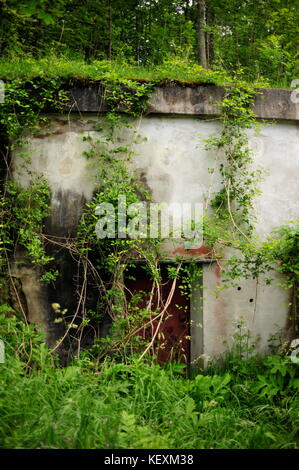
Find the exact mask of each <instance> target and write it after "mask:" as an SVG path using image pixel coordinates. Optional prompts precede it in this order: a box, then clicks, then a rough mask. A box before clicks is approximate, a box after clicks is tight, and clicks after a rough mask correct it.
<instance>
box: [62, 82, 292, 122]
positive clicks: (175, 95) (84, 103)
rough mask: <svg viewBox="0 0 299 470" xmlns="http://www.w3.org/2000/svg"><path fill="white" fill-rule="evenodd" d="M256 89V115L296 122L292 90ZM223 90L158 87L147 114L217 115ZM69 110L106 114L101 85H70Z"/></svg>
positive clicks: (176, 86) (204, 87)
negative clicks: (83, 86) (76, 86)
mask: <svg viewBox="0 0 299 470" xmlns="http://www.w3.org/2000/svg"><path fill="white" fill-rule="evenodd" d="M257 91H258V94H257V96H256V98H255V103H254V106H253V111H254V113H255V114H256V115H257V117H258V118H260V119H278V120H292V121H294V120H295V121H299V103H296V101H298V99H294V95H293V93H294V92H293V91H292V90H284V89H278V88H260V89H257ZM224 93H225V87H223V86H219V85H213V84H206V85H193V86H187V85H179V84H175V85H171V84H168V85H164V86H158V87H156V88H155V90H154V92H153V95H152V97H151V100H150V103H149V106H148V109H147V111H146V114H149V115H150V114H167V115H171V114H172V115H187V116H188V115H190V116H198V117H205V116H206V117H213V116H218V115H219V114H220V103H221V100H222V99H223V96H224ZM71 111H72V112H77V113H78V112H91V113H101V112H102V113H105V112H106V111H107V106H106V103H105V100H104V99H103V89H102V87H101V86H99V85H97V86H89V87H85V88H73V89H72V90H71ZM120 111H121V110H120Z"/></svg>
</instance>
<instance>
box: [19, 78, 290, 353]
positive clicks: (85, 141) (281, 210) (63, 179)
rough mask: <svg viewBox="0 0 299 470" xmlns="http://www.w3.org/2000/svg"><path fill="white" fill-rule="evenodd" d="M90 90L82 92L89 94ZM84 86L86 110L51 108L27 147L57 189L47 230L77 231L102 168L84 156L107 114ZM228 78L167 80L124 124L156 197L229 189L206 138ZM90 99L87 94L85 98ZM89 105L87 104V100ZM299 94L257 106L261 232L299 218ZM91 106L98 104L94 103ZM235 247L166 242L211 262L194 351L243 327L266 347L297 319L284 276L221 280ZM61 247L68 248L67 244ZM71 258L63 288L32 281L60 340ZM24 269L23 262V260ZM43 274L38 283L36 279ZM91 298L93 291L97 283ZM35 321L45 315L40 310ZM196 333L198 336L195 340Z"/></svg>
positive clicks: (194, 314) (138, 168)
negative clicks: (207, 83) (219, 83)
mask: <svg viewBox="0 0 299 470" xmlns="http://www.w3.org/2000/svg"><path fill="white" fill-rule="evenodd" d="M80 93H81V94H80ZM84 93H85V91H84V90H81V92H80V91H78V90H76V91H75V92H74V94H75V96H76V103H77V111H78V108H79V111H80V113H72V114H68V115H62V116H61V115H60V116H58V115H52V116H48V118H49V123H48V125H47V127H43V129H41V130H40V132H39V133H38V134H37V135H35V136H34V137H32V138H31V139H30V140H29V142H28V144H27V146H26V147H24V148H23V149H22V151H26V152H28V153H29V154H30V156H31V164H30V168H31V170H32V171H33V172H37V173H38V174H43V175H44V176H45V177H46V178H47V180H48V182H49V185H50V189H51V208H52V210H51V215H50V217H48V219H47V223H46V231H47V233H49V234H51V236H57V237H72V236H73V235H74V234H75V233H76V228H77V225H78V221H79V219H80V216H81V213H82V208H83V206H84V204H85V203H86V202H87V201H89V200H90V199H91V197H92V194H93V190H94V177H95V172H94V168H93V165H92V162H91V161H90V160H88V159H87V158H86V157H85V156H84V152H86V151H88V150H89V149H90V145H91V142H95V141H96V140H101V138H102V131H101V130H96V127H97V129H98V128H99V123H100V122H101V120H102V119H103V113H101V112H100V111H101V110H99V109H98V107H97V104H96V103H95V101H94V100H95V99H96V97H95V95H94V94H92V95H89V99H87V98H86V96H85V97H84V96H83V95H84ZM221 96H222V89H221V87H208V88H207V87H202V88H201V87H197V89H194V88H190V89H188V87H185V88H183V89H181V88H180V87H179V88H178V89H177V90H176V89H175V87H172V89H171V90H163V89H160V90H158V91H157V92H156V93H155V94H154V96H153V98H152V102H151V105H150V106H149V109H148V113H146V114H145V115H143V116H142V117H141V118H140V119H137V120H134V119H131V120H130V125H131V127H125V128H120V129H119V130H117V131H116V134H115V139H116V140H117V141H118V142H119V145H121V144H122V143H123V142H126V143H127V144H128V143H129V147H130V149H131V150H132V152H134V153H136V155H134V156H133V157H132V158H131V161H130V162H129V163H128V166H129V168H130V170H131V171H132V172H134V174H135V175H136V177H137V179H138V180H139V182H140V183H141V185H142V186H143V187H144V188H145V189H147V190H148V191H149V193H150V194H151V197H152V201H153V202H166V203H168V204H171V203H179V204H183V203H193V204H194V203H197V202H198V203H202V204H203V207H208V204H209V201H210V200H211V199H212V198H213V196H214V195H215V194H216V193H217V192H218V191H219V190H220V187H221V176H220V172H219V164H220V162H221V159H222V158H223V155H222V153H221V149H219V150H215V149H210V150H206V148H205V143H204V140H206V139H207V138H208V137H209V136H211V135H213V134H216V135H217V133H218V134H219V129H220V124H219V122H218V119H217V114H218V111H217V102H218V100H219V98H221ZM80 100H81V101H80ZM80 106H81V109H80ZM298 108H299V104H296V103H293V101H292V100H291V97H290V93H289V92H286V91H285V90H276V91H275V90H268V91H266V92H264V95H263V97H258V99H257V102H256V103H255V110H256V112H257V113H258V115H259V117H260V118H264V119H266V120H265V121H261V122H260V129H259V131H258V133H254V132H253V131H248V135H249V144H250V147H251V149H252V150H253V152H254V163H253V168H255V169H261V170H262V171H263V176H262V180H261V181H260V183H259V190H260V194H256V195H255V197H254V213H255V216H256V223H255V234H256V236H257V237H260V238H261V239H265V237H266V236H267V235H268V234H269V233H270V232H271V230H272V229H273V228H275V227H277V226H279V225H282V224H284V223H287V222H288V221H290V220H295V219H298V218H299V205H298V200H299V178H298V176H299V109H298ZM91 111H92V112H91ZM21 153H22V152H20V151H19V152H17V153H16V154H15V155H14V178H15V179H16V180H18V181H19V182H20V183H21V184H23V185H26V184H27V183H28V179H29V178H30V176H29V175H28V173H27V172H25V173H24V172H22V169H21V166H22V157H21ZM231 253H232V248H226V249H225V250H224V251H223V252H222V255H221V257H220V258H219V259H217V260H215V259H214V257H213V256H212V255H211V251H210V249H209V246H207V245H205V243H203V244H199V245H198V246H196V247H193V248H192V249H189V250H188V249H186V246H185V245H184V243H179V242H177V241H176V242H175V241H171V240H169V241H168V242H167V243H166V244H165V245H164V248H163V257H164V259H165V260H171V259H172V260H174V259H176V258H177V257H182V258H184V259H188V260H195V261H196V262H197V263H202V265H203V276H202V285H201V286H197V288H196V289H195V291H194V296H197V298H196V299H193V300H192V302H191V307H190V316H191V321H192V328H191V334H192V335H193V341H192V342H191V359H192V360H195V359H196V358H197V357H199V356H202V355H203V357H205V356H207V357H208V356H216V355H217V354H219V353H220V352H221V351H223V350H224V349H225V348H226V345H225V344H224V342H223V341H224V340H228V341H229V339H230V337H231V335H232V334H233V332H234V331H237V332H240V333H242V331H243V330H244V331H245V328H246V327H247V328H249V329H250V331H251V333H252V335H253V337H254V338H256V339H257V340H258V338H259V340H258V348H259V349H260V350H261V351H267V347H268V340H269V338H270V337H271V335H275V334H279V332H281V331H285V330H286V329H287V328H288V311H289V306H288V303H289V295H290V293H289V291H288V290H286V289H284V288H283V287H281V285H280V284H281V277H280V275H279V274H278V273H275V272H274V273H273V275H272V277H273V278H274V281H273V282H272V283H271V285H267V284H266V283H265V282H264V278H263V276H259V277H258V279H254V280H253V279H243V280H242V279H240V280H237V281H236V283H235V285H234V286H231V287H228V288H225V289H222V287H223V286H222V277H223V275H222V262H223V260H224V259H225V258H227V257H228V256H229V255H230V254H231ZM54 254H55V256H57V257H58V258H59V256H60V255H59V250H58V251H56V252H55V253H54ZM59 264H60V267H61V268H62V273H63V276H64V277H62V281H61V283H62V284H61V287H60V290H58V291H57V290H56V291H55V290H54V291H53V289H52V290H51V289H50V288H45V287H43V286H41V288H40V291H39V292H38V293H37V289H36V288H35V289H34V292H33V290H32V291H31V290H30V288H27V290H26V301H27V304H28V309H29V311H30V310H32V311H34V312H39V316H40V319H39V323H40V325H41V326H42V328H44V329H45V331H47V332H48V341H49V342H52V343H53V344H54V342H55V339H56V338H57V337H58V336H59V334H58V333H57V334H56V333H55V331H54V329H53V325H52V323H51V322H52V316H51V315H52V313H51V307H50V305H51V303H52V302H59V303H60V304H61V305H63V307H66V308H68V309H71V308H72V299H70V296H71V290H70V287H69V285H70V284H71V282H72V269H73V268H72V260H71V258H69V257H61V258H59ZM16 271H17V268H16ZM16 275H18V276H19V277H20V278H21V280H22V278H23V284H24V285H25V284H26V283H27V284H28V279H30V268H28V267H27V268H26V270H23V271H22V270H20V271H19V273H18V274H16ZM32 279H34V283H35V285H36V282H37V281H36V279H35V278H34V277H33V276H32ZM90 297H91V300H90V301H91V303H92V292H91V293H90ZM35 321H36V320H35ZM195 339H196V340H195Z"/></svg>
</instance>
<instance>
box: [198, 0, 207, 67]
mask: <svg viewBox="0 0 299 470" xmlns="http://www.w3.org/2000/svg"><path fill="white" fill-rule="evenodd" d="M197 7H198V21H197V46H198V62H199V64H200V65H201V66H202V67H204V68H207V66H208V61H207V46H206V32H205V26H206V2H205V0H198V3H197Z"/></svg>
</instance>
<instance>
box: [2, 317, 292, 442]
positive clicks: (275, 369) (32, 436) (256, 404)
mask: <svg viewBox="0 0 299 470" xmlns="http://www.w3.org/2000/svg"><path fill="white" fill-rule="evenodd" d="M7 310H8V312H7V313H6V314H8V313H9V308H7ZM2 311H4V309H3V308H2ZM10 315H12V312H10ZM0 325H1V334H2V338H3V340H4V342H5V346H6V362H5V364H0V378H1V384H2V386H1V391H0V406H1V415H0V446H1V448H43V449H61V448H62V449H82V448H96V449H115V448H120V449H129V448H131V449H132V448H141V449H160V448H162V449H163V448H164V449H169V448H171V449H210V448H214V449H227V448H229V449H273V448H276V449H277V448H280V449H296V448H298V447H299V433H298V429H299V418H298V405H299V401H298V400H299V397H298V389H299V378H298V368H299V366H298V364H293V363H291V362H290V361H289V359H288V358H282V357H279V356H269V357H267V358H265V359H262V358H259V357H251V358H249V359H246V358H245V355H246V351H247V349H246V347H245V345H244V342H243V343H242V342H241V343H240V341H238V342H237V343H236V346H237V347H236V349H235V351H234V352H233V351H232V352H231V354H230V357H229V358H228V359H227V360H226V361H225V362H224V363H223V364H222V370H221V371H220V370H218V369H217V367H216V366H215V367H214V368H213V367H211V368H210V370H209V371H207V372H204V373H203V371H198V372H197V373H194V374H193V376H192V378H190V379H186V377H185V371H184V366H183V365H178V364H169V365H167V366H164V367H161V366H159V365H157V364H148V363H144V362H140V361H136V360H135V361H134V360H133V361H131V362H130V363H128V364H126V363H115V362H114V361H110V362H109V361H106V362H104V363H102V364H100V365H99V367H98V368H97V369H96V368H95V365H94V362H93V360H92V358H91V357H90V356H89V357H88V355H87V356H86V355H85V356H82V357H81V359H80V360H76V361H74V362H73V363H72V364H70V365H69V366H68V367H66V368H60V367H58V366H57V364H56V366H55V359H54V358H53V357H52V356H50V355H49V352H48V350H47V348H46V346H45V344H44V343H43V339H42V337H41V336H39V335H37V334H36V333H34V331H33V327H32V325H31V326H30V325H25V324H24V323H23V322H19V321H18V320H16V318H15V317H14V316H11V317H10V318H7V317H5V315H3V314H1V315H0ZM240 346H242V347H243V349H242V348H241V349H240ZM243 353H244V355H243Z"/></svg>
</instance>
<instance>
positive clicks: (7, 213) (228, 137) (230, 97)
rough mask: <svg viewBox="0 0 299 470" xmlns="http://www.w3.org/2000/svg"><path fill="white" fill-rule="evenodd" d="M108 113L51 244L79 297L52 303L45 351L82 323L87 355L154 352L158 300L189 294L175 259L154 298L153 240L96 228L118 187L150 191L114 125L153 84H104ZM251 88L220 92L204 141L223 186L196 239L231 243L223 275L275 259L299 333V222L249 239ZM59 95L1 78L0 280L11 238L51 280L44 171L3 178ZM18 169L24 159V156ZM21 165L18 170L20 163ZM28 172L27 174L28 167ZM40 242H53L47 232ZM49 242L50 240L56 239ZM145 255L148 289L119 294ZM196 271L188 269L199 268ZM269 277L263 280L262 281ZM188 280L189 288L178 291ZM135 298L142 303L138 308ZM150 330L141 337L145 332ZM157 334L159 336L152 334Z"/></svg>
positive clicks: (137, 193) (254, 180) (60, 102)
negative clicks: (83, 193) (216, 127)
mask: <svg viewBox="0 0 299 470" xmlns="http://www.w3.org/2000/svg"><path fill="white" fill-rule="evenodd" d="M104 86H105V99H106V103H107V106H108V113H107V116H106V119H105V120H104V121H100V122H99V123H98V127H97V129H98V130H100V131H101V135H102V136H103V137H101V138H99V139H98V140H96V141H92V140H91V139H88V138H87V140H89V143H90V150H89V151H88V152H87V153H86V158H88V159H89V161H90V162H92V165H93V166H94V168H96V174H97V183H98V184H97V188H96V191H95V194H94V196H93V198H92V200H91V201H90V202H89V203H88V204H87V205H86V208H85V210H84V213H83V215H82V218H81V221H80V224H79V226H78V233H77V239H75V240H72V241H70V240H65V241H61V242H59V243H60V245H61V247H62V248H64V249H65V250H68V251H69V252H70V253H71V255H72V256H73V257H75V259H76V260H77V261H78V265H79V266H80V272H82V273H83V280H82V279H81V284H80V286H78V289H77V290H78V291H79V296H78V305H77V308H76V310H75V312H66V310H65V309H64V308H63V306H62V307H60V305H59V304H53V305H54V307H53V309H54V310H55V314H56V316H57V318H56V322H57V323H59V322H60V323H64V324H65V333H64V334H63V336H62V337H61V338H60V340H59V341H58V343H57V345H56V346H55V348H54V349H53V351H56V350H57V349H58V348H59V347H60V346H61V345H63V343H64V342H65V339H66V338H67V336H68V335H70V332H71V333H72V338H73V342H74V344H75V350H76V351H77V353H78V354H79V353H80V349H81V340H82V336H83V331H84V329H85V328H86V327H91V328H93V329H94V346H93V355H95V356H96V357H97V358H98V360H99V359H101V358H103V357H105V356H106V355H107V354H108V355H110V354H112V353H113V354H114V355H116V354H119V355H120V356H121V357H122V358H126V357H127V356H128V355H129V354H133V355H134V354H136V352H138V353H139V357H144V356H145V355H147V354H150V357H151V358H153V357H155V356H156V355H157V351H158V349H159V347H161V345H163V338H162V342H161V335H160V332H161V325H162V324H163V322H164V321H165V319H166V318H167V315H168V314H167V308H168V306H169V304H170V302H171V300H172V296H173V293H174V290H175V288H176V286H177V285H178V284H179V285H180V287H181V289H182V290H183V291H184V290H185V291H186V292H185V293H187V292H189V294H188V293H187V295H190V292H191V291H192V286H191V284H192V283H191V281H192V279H193V280H194V275H195V274H194V266H193V265H192V264H190V266H189V268H186V267H184V269H182V264H181V260H178V261H177V262H176V263H175V264H174V265H173V267H172V268H169V270H168V277H169V280H170V282H171V288H170V294H169V296H168V298H167V299H166V301H165V302H164V303H163V301H162V294H161V283H162V276H161V269H160V265H159V244H160V240H159V239H158V240H153V239H142V240H138V239H130V238H125V239H110V240H109V239H105V240H100V239H98V238H97V237H96V235H95V225H96V222H97V218H96V216H95V208H96V207H97V205H98V204H100V203H101V202H106V203H107V202H108V203H111V204H112V205H114V206H116V205H117V202H118V196H119V195H120V194H124V193H125V194H126V198H127V204H131V203H133V202H139V201H144V200H149V199H150V195H149V194H148V193H147V192H146V191H145V190H144V188H143V187H142V186H141V185H140V184H139V183H138V182H137V180H136V178H134V175H132V174H131V173H130V172H129V170H128V165H127V163H128V161H129V160H130V159H131V158H132V156H133V152H132V151H131V145H130V144H131V142H129V143H122V145H120V144H119V142H118V138H117V130H119V129H120V128H122V127H130V120H129V119H124V115H125V116H127V117H128V118H137V117H140V116H141V115H142V113H143V112H144V110H145V108H146V103H147V100H148V98H149V96H150V94H151V91H152V89H153V86H154V84H153V83H150V84H149V83H146V84H144V83H139V82H135V81H132V80H128V81H126V82H122V83H121V82H119V81H117V80H116V81H115V82H114V83H112V82H109V83H104ZM254 96H255V91H254V90H253V88H252V87H248V86H245V85H244V84H242V83H241V84H240V83H239V84H237V85H236V86H234V87H231V88H230V89H228V90H227V94H226V96H225V98H224V99H223V102H222V105H221V106H222V118H221V119H222V130H221V133H220V136H213V137H211V138H210V139H208V141H207V142H206V146H207V149H217V150H220V151H222V155H223V160H222V161H221V162H220V165H219V170H220V175H221V180H222V181H221V182H222V188H221V190H220V191H219V192H218V193H217V194H216V196H215V197H214V198H213V200H212V201H211V207H212V209H213V213H212V215H209V216H207V217H205V242H206V243H208V244H209V245H212V246H214V247H215V252H216V251H217V249H218V248H219V247H221V246H232V247H233V248H236V249H237V250H238V251H239V253H240V256H238V255H234V256H231V257H230V258H229V260H227V261H226V268H227V269H226V276H227V278H226V280H227V281H228V280H232V281H235V280H236V279H239V278H240V277H245V278H257V277H258V276H259V275H260V274H261V273H268V272H269V271H270V270H271V269H273V268H274V267H277V265H278V269H279V270H280V271H281V272H282V273H283V274H284V275H286V278H287V282H286V286H287V287H288V288H290V289H292V291H293V306H294V312H295V313H294V314H293V316H292V322H293V323H292V325H293V332H297V331H298V314H297V310H298V308H297V304H298V276H299V268H298V266H299V260H298V238H299V237H298V232H299V227H298V223H297V224H293V225H292V226H289V227H283V228H281V229H280V230H279V231H277V232H276V233H275V234H274V236H273V237H271V238H269V239H268V240H267V241H266V242H264V243H262V244H258V243H257V242H256V240H255V239H254V217H253V208H254V207H253V206H254V198H255V197H256V196H257V195H258V194H259V191H258V186H257V184H258V182H259V181H260V179H261V176H262V170H260V169H257V170H253V154H252V152H251V150H250V149H249V146H248V135H247V130H248V129H253V128H255V127H256V125H257V124H256V120H255V116H254V114H253V112H252V110H251V106H252V103H253V99H254ZM66 102H67V89H66V87H65V86H64V85H63V84H62V83H61V82H59V81H58V80H54V79H51V80H47V79H39V80H34V81H26V83H22V82H20V81H14V82H10V83H9V84H7V92H6V102H5V104H4V105H2V107H0V133H1V136H2V140H3V142H4V145H3V146H2V149H1V153H2V158H3V162H4V166H5V168H6V173H5V175H4V176H3V185H2V194H1V201H0V203H1V233H0V235H1V247H0V248H1V251H0V254H1V256H2V258H1V260H2V261H1V269H2V276H3V279H5V278H7V276H8V278H10V276H9V271H10V270H9V263H10V259H11V255H12V254H13V253H14V252H15V250H16V247H17V246H19V247H21V248H22V249H23V250H25V257H27V259H30V260H31V262H33V264H35V265H37V266H40V267H43V269H44V273H43V276H42V280H43V281H46V282H54V281H55V278H56V276H57V275H58V273H57V272H54V271H53V270H52V269H51V258H50V257H48V256H47V255H46V252H45V250H44V245H43V241H44V238H43V237H42V235H41V232H42V224H43V220H44V218H45V217H46V216H48V215H49V205H48V202H49V198H50V191H49V188H48V185H47V183H46V181H45V180H44V179H43V178H40V177H38V176H37V177H35V178H32V181H31V183H30V184H29V186H28V187H27V188H22V187H21V186H19V185H18V184H16V183H14V182H12V181H10V177H11V171H10V168H11V162H10V153H11V151H12V150H15V149H16V148H17V147H20V146H21V145H23V144H24V142H25V139H26V136H24V132H23V130H24V128H26V129H27V131H28V133H34V131H35V129H38V126H39V125H40V122H41V120H43V119H44V117H43V116H42V114H43V113H44V112H45V111H47V110H49V109H51V110H55V111H63V109H64V106H65V104H66ZM25 167H26V163H25ZM28 168H29V167H28V165H27V171H29V170H28ZM32 176H33V175H32ZM47 241H48V242H51V241H52V242H53V243H54V241H53V240H51V237H47ZM55 243H56V244H58V242H57V240H56V241H55ZM136 257H137V258H142V259H143V260H145V266H144V268H145V269H146V270H147V272H148V274H149V277H150V279H151V280H152V289H151V291H150V292H149V293H146V294H144V295H142V294H138V295H137V294H136V295H133V296H129V297H128V295H127V294H128V293H127V292H126V286H125V283H124V274H125V272H126V270H127V269H128V267H129V266H130V265H132V261H131V258H136ZM200 274H201V272H200V270H199V271H198V272H197V271H196V276H197V278H198V276H200ZM268 281H269V282H270V279H269V280H268ZM90 282H91V283H92V284H93V286H96V289H97V291H98V294H99V301H98V304H97V307H96V309H95V310H93V311H87V309H86V293H87V287H88V283H90ZM186 286H188V289H189V290H188V289H186ZM142 302H143V305H144V307H140V305H141V303H142ZM104 317H109V318H110V319H111V328H110V333H109V335H108V336H106V337H105V338H103V337H101V335H100V334H99V332H98V331H97V330H96V328H95V327H94V325H96V323H97V322H98V323H101V321H103V318H104ZM148 329H151V331H152V336H151V338H150V340H148V338H146V335H145V334H144V332H145V331H146V330H148ZM159 335H160V340H159V341H158V338H159Z"/></svg>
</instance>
